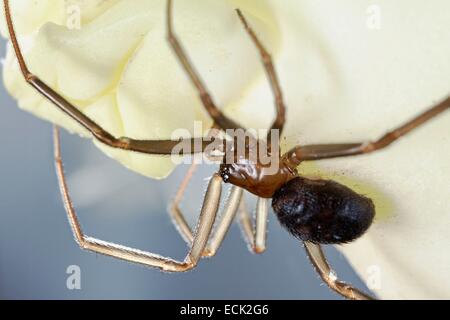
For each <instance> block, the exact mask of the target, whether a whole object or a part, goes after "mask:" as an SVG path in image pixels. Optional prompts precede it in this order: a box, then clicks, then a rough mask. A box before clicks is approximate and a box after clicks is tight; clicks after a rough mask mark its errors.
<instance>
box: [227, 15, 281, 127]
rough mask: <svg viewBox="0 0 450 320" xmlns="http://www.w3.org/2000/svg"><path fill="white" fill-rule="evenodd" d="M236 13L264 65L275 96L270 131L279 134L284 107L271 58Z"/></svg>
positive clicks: (245, 21) (242, 16)
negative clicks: (274, 108)
mask: <svg viewBox="0 0 450 320" xmlns="http://www.w3.org/2000/svg"><path fill="white" fill-rule="evenodd" d="M236 12H237V14H238V16H239V19H240V20H241V22H242V24H243V25H244V28H245V30H246V31H247V32H248V34H249V36H250V38H251V39H252V41H253V42H254V43H255V45H256V47H257V49H258V51H259V54H260V55H261V58H262V61H263V63H264V68H265V70H266V73H267V77H268V79H269V82H270V85H271V88H272V92H273V93H274V96H275V106H276V113H277V115H276V118H275V120H274V122H273V124H272V127H271V129H272V130H280V134H281V131H282V130H283V127H284V124H285V122H286V106H285V104H284V101H283V93H282V90H281V86H280V82H279V80H278V76H277V72H276V70H275V66H274V64H273V61H272V57H271V55H270V54H269V52H268V51H267V50H266V48H265V47H264V46H263V44H262V43H261V41H260V40H259V39H258V36H257V35H256V33H255V31H254V30H253V29H252V28H251V27H250V25H249V24H248V22H247V20H246V19H245V17H244V15H243V13H242V12H241V10H239V9H236ZM269 134H270V133H269Z"/></svg>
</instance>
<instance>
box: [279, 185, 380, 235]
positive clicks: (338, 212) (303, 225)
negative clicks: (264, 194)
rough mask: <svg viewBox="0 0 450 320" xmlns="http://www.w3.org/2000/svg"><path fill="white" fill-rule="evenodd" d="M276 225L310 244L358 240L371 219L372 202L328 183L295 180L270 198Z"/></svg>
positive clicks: (373, 208) (372, 214) (345, 188)
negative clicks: (279, 224) (277, 223)
mask: <svg viewBox="0 0 450 320" xmlns="http://www.w3.org/2000/svg"><path fill="white" fill-rule="evenodd" d="M272 207H273V209H274V211H275V213H276V214H277V216H278V220H279V221H280V223H281V224H282V225H283V226H284V227H285V228H286V229H287V230H289V232H291V233H292V234H293V235H294V236H295V237H297V238H299V239H301V240H303V241H310V242H314V243H323V244H327V243H329V244H332V243H345V242H350V241H352V240H355V239H356V238H358V237H360V236H361V235H362V234H363V233H364V232H365V231H366V230H367V229H368V228H369V226H370V225H371V223H372V220H373V217H374V216H375V207H374V205H373V202H372V200H370V199H369V198H367V197H364V196H362V195H359V194H357V193H356V192H354V191H353V190H351V189H349V188H347V187H346V186H343V185H341V184H339V183H337V182H334V181H330V180H310V179H306V178H303V177H297V178H294V179H292V180H291V181H289V182H287V183H286V184H284V185H283V186H282V187H281V188H280V189H279V190H277V192H276V193H275V194H274V196H273V198H272Z"/></svg>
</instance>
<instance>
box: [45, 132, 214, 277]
mask: <svg viewBox="0 0 450 320" xmlns="http://www.w3.org/2000/svg"><path fill="white" fill-rule="evenodd" d="M54 144H55V163H56V171H57V175H58V182H59V186H60V189H61V195H62V198H63V202H64V205H65V209H66V211H67V216H68V219H69V222H70V226H71V227H72V231H73V234H74V237H75V240H76V241H77V243H78V245H79V246H80V247H81V248H82V249H86V250H90V251H93V252H97V253H101V254H104V255H107V256H112V257H115V258H119V259H123V260H126V261H129V262H134V263H139V264H143V265H145V266H149V267H155V268H159V269H161V270H164V271H170V272H182V271H187V270H190V269H192V268H194V267H195V266H196V265H197V263H198V261H199V259H200V257H201V256H202V253H203V251H204V250H205V247H206V245H207V242H208V239H209V236H210V234H211V231H212V228H213V225H214V221H215V219H216V214H217V211H218V208H219V204H220V196H221V192H222V178H221V177H220V176H219V175H217V174H215V175H214V176H213V177H212V178H211V180H210V182H209V185H208V189H207V191H206V195H205V199H204V202H203V207H202V209H201V212H200V217H199V219H198V224H197V228H196V231H195V234H194V236H193V240H192V244H191V246H190V250H189V252H188V254H187V256H186V258H185V259H184V261H177V260H173V259H171V258H166V257H163V256H160V255H157V254H154V253H150V252H146V251H141V250H137V249H134V248H128V247H124V246H120V245H117V244H114V243H111V242H105V241H102V240H98V239H95V238H91V237H88V236H86V235H84V233H83V231H82V229H81V225H80V223H79V221H78V217H77V214H76V212H75V209H74V207H73V204H72V200H71V198H70V195H69V190H68V186H67V182H66V177H65V174H64V167H63V163H62V158H61V148H60V138H59V131H58V128H57V127H55V128H54Z"/></svg>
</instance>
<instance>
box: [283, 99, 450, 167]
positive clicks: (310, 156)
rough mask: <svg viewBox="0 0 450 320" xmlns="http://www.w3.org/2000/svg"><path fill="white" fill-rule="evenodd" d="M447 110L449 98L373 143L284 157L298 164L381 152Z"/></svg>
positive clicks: (320, 147)
mask: <svg viewBox="0 0 450 320" xmlns="http://www.w3.org/2000/svg"><path fill="white" fill-rule="evenodd" d="M449 109H450V97H448V98H446V99H445V100H444V101H442V102H440V103H439V104H437V105H435V106H433V107H432V108H430V109H428V110H426V111H425V112H423V113H421V114H419V115H418V116H416V117H415V118H413V119H411V120H410V121H408V122H406V123H405V124H403V125H402V126H400V127H398V128H396V129H394V130H392V131H390V132H388V133H386V134H385V135H383V136H382V137H381V138H379V139H378V140H376V141H374V142H370V141H369V142H364V143H344V144H317V145H306V146H297V147H294V148H293V149H291V150H290V151H288V152H287V154H286V157H287V158H288V159H291V160H292V162H293V163H295V164H299V163H300V162H301V161H309V160H320V159H330V158H337V157H348V156H354V155H360V154H365V153H370V152H374V151H377V150H381V149H383V148H386V147H387V146H389V145H390V144H391V143H393V142H394V141H396V140H398V139H399V138H401V137H403V136H405V135H406V134H408V133H410V132H412V131H413V130H414V129H416V128H418V127H420V126H421V125H423V124H425V123H427V122H428V121H429V120H431V119H433V118H435V117H436V116H438V115H440V114H441V113H443V112H444V111H447V110H449Z"/></svg>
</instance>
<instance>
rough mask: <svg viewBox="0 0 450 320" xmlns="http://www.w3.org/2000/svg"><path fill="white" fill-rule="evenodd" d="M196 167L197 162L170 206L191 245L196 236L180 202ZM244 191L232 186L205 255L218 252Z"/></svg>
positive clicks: (170, 211) (171, 212) (172, 214)
mask: <svg viewBox="0 0 450 320" xmlns="http://www.w3.org/2000/svg"><path fill="white" fill-rule="evenodd" d="M195 168H196V164H195V163H193V164H192V165H191V166H190V168H189V170H188V172H187V173H186V176H185V177H184V179H183V181H182V182H181V184H180V187H179V189H178V191H177V193H176V195H175V198H174V200H173V201H172V203H171V205H170V207H169V213H170V215H171V217H172V221H173V223H174V225H175V227H176V228H177V230H178V232H179V233H180V235H181V236H182V238H183V239H184V241H186V243H187V244H188V245H191V243H192V240H193V238H194V237H193V234H192V230H191V227H190V226H189V224H188V223H187V221H186V219H185V217H184V214H183V212H182V211H181V209H180V202H181V200H182V199H183V195H184V192H185V191H186V188H187V186H188V183H189V181H190V179H191V178H192V176H193V174H194V172H195ZM242 193H243V190H242V189H241V188H238V187H235V186H234V187H232V188H231V192H230V195H229V197H228V200H227V203H226V204H225V207H224V212H223V214H222V215H221V218H220V220H219V221H218V224H217V227H216V229H215V230H214V231H213V232H212V234H211V237H210V241H209V244H208V246H207V247H206V249H205V251H204V252H203V256H207V257H211V256H214V255H215V254H216V252H217V250H218V249H219V247H220V245H221V244H222V242H223V239H224V238H225V235H226V234H227V232H228V230H229V228H230V226H231V223H232V222H233V220H234V217H235V216H236V212H237V211H238V207H239V203H240V201H241V198H242Z"/></svg>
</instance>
